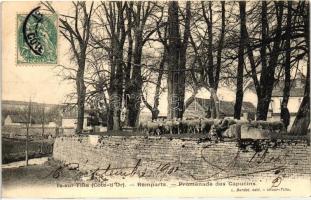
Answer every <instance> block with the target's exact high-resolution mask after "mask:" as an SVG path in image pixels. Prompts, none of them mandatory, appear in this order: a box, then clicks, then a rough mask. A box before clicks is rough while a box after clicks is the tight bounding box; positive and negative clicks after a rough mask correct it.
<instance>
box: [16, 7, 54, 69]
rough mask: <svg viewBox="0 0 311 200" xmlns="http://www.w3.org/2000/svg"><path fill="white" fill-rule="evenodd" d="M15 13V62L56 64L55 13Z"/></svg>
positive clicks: (35, 11)
mask: <svg viewBox="0 0 311 200" xmlns="http://www.w3.org/2000/svg"><path fill="white" fill-rule="evenodd" d="M39 8H40V7H37V8H35V9H33V10H32V11H31V12H30V13H29V14H27V15H25V14H17V38H16V40H17V64H57V39H58V38H57V19H58V18H57V15H56V14H49V15H44V14H42V13H40V12H39Z"/></svg>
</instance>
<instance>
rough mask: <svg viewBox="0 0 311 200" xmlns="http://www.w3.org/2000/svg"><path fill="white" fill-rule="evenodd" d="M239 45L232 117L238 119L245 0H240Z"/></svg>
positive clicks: (240, 99) (243, 46) (241, 94)
mask: <svg viewBox="0 0 311 200" xmlns="http://www.w3.org/2000/svg"><path fill="white" fill-rule="evenodd" d="M239 6H240V45H239V53H238V69H237V84H236V85H237V89H236V100H235V105H234V118H235V119H240V117H241V109H242V103H243V74H244V72H243V71H244V48H245V35H246V14H245V9H246V8H245V7H246V2H245V1H240V2H239Z"/></svg>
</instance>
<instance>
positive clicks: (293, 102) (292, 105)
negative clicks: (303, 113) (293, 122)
mask: <svg viewBox="0 0 311 200" xmlns="http://www.w3.org/2000/svg"><path fill="white" fill-rule="evenodd" d="M271 100H272V101H271V103H270V108H272V110H273V113H281V103H282V97H272V98H271ZM301 101H302V97H290V98H289V100H288V104H287V107H288V110H289V112H290V113H297V111H298V109H299V106H300V104H301Z"/></svg>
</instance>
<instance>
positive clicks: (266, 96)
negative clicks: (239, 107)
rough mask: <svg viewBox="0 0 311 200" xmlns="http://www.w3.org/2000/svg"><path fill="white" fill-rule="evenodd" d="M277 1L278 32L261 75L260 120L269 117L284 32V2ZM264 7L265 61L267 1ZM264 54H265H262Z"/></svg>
mask: <svg viewBox="0 0 311 200" xmlns="http://www.w3.org/2000/svg"><path fill="white" fill-rule="evenodd" d="M274 3H275V8H276V18H277V27H276V34H275V39H274V43H273V47H272V50H271V52H270V56H269V58H270V59H269V67H265V66H264V63H262V64H263V66H262V72H261V77H260V85H261V88H260V90H261V94H260V95H259V96H258V104H257V119H258V120H266V119H267V114H268V110H269V105H270V101H271V95H272V90H273V86H274V81H275V78H274V73H275V68H276V66H277V64H278V57H279V54H280V42H281V34H282V17H283V4H284V2H274ZM262 4H263V8H262V13H263V17H262V18H263V19H262V20H263V24H262V26H263V28H262V29H263V38H262V43H263V48H262V52H261V59H262V62H265V59H266V57H267V55H266V53H265V49H266V44H265V43H266V39H267V38H266V36H265V34H266V33H265V31H264V30H266V28H267V24H266V23H267V21H266V20H267V4H266V2H264V1H263V3H262ZM262 54H263V55H262Z"/></svg>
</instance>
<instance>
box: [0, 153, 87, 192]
mask: <svg viewBox="0 0 311 200" xmlns="http://www.w3.org/2000/svg"><path fill="white" fill-rule="evenodd" d="M24 164H25V162H24V161H23V162H16V163H11V164H7V165H4V166H3V169H2V184H3V189H6V188H9V187H23V186H30V185H31V186H53V185H56V184H57V183H74V182H76V181H79V180H81V175H82V174H81V172H79V171H77V170H68V169H63V170H57V169H59V167H60V163H58V162H56V161H54V160H48V158H46V157H45V158H40V159H31V160H30V162H29V164H30V165H29V166H24ZM57 172H60V173H59V176H58V177H53V174H54V175H55V174H56V173H57Z"/></svg>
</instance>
